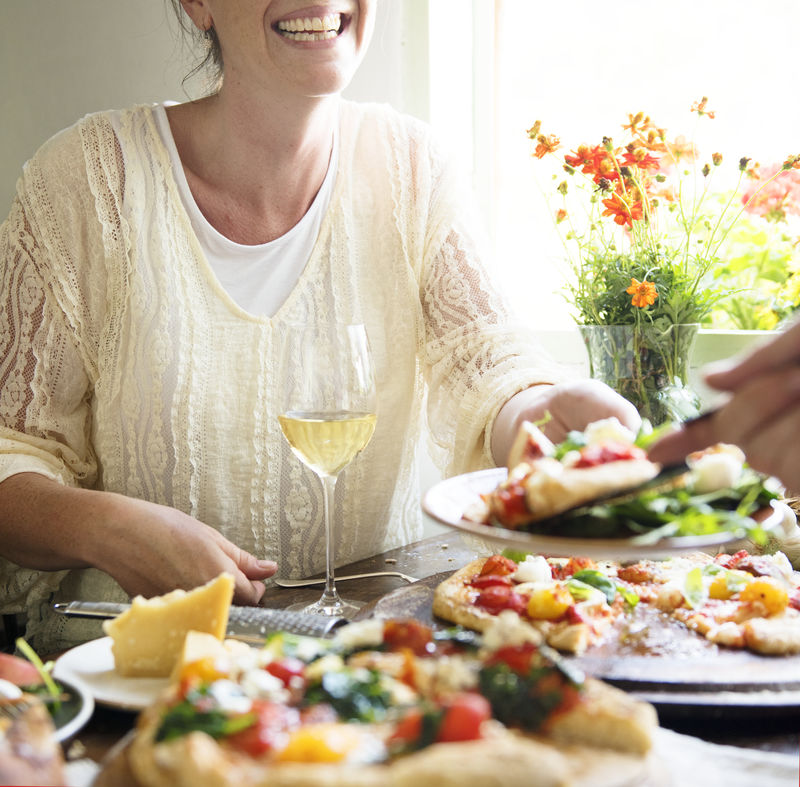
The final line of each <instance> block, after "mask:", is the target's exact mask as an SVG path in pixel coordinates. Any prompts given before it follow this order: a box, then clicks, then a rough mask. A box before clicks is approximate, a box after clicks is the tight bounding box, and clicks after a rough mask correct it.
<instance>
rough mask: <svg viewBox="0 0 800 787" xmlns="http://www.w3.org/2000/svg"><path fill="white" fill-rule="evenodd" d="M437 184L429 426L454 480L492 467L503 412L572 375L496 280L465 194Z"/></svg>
mask: <svg viewBox="0 0 800 787" xmlns="http://www.w3.org/2000/svg"><path fill="white" fill-rule="evenodd" d="M435 182H436V185H435V187H434V191H433V195H434V196H433V201H432V209H431V216H432V218H433V222H432V225H431V227H432V229H431V231H430V232H429V234H428V238H427V243H426V250H425V255H424V256H425V263H424V265H425V267H424V271H423V278H422V282H421V284H422V291H421V299H422V306H423V313H424V315H425V324H426V328H425V331H426V334H425V335H426V343H425V359H426V370H427V381H428V421H429V427H430V431H431V436H432V440H433V445H432V446H431V453H432V456H433V459H434V461H435V462H437V464H439V466H440V467H442V468H443V469H444V472H445V473H446V474H447V475H452V474H456V473H463V472H468V471H471V470H475V469H479V468H481V467H489V466H492V464H493V462H492V457H491V453H490V450H489V442H490V441H489V439H488V438H489V436H490V435H491V426H492V423H493V421H494V418H495V416H496V415H497V413H498V411H499V410H500V408H501V407H502V405H503V404H504V403H505V402H506V401H507V400H508V399H509V398H510V397H511V396H513V395H514V394H515V393H518V392H519V391H521V390H523V389H524V388H527V387H529V386H530V385H533V384H536V383H544V382H557V381H558V380H560V379H562V378H563V377H564V373H563V371H561V370H559V369H558V368H557V366H556V364H555V363H554V362H553V361H552V360H551V359H550V358H549V357H548V356H547V355H546V353H545V352H544V351H543V350H542V349H541V348H540V347H539V346H538V344H537V342H536V341H535V339H534V338H533V336H532V335H531V333H530V331H528V330H527V329H525V328H524V327H523V326H522V325H520V324H519V322H518V321H515V320H514V319H512V317H511V315H510V314H509V311H508V308H507V306H506V302H505V299H504V298H503V297H502V295H501V294H500V293H499V292H498V290H497V289H496V288H495V287H494V285H493V284H492V282H491V281H490V280H489V277H488V275H487V272H486V270H485V268H484V267H483V264H482V260H483V259H486V258H487V256H486V253H485V248H486V246H487V244H486V242H485V239H483V237H482V236H481V234H480V233H479V232H478V231H476V229H475V228H477V227H479V225H480V223H479V221H478V220H477V218H476V211H475V210H474V208H473V207H472V206H471V205H469V204H465V201H464V199H463V198H462V197H460V196H458V195H459V194H463V193H464V191H463V188H462V187H461V186H460V185H458V184H457V181H456V180H455V179H454V178H448V176H447V175H446V173H443V174H442V175H441V176H440V177H439V178H437V179H436V181H435ZM447 455H449V456H450V462H449V463H448V462H447V461H446V459H445V457H446V456H447Z"/></svg>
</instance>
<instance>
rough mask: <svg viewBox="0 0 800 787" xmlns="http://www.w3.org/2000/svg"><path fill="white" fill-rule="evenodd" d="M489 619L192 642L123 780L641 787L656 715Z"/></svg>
mask: <svg viewBox="0 0 800 787" xmlns="http://www.w3.org/2000/svg"><path fill="white" fill-rule="evenodd" d="M494 623H495V625H494V626H489V627H487V630H486V632H485V634H484V635H476V634H473V633H472V632H469V631H466V630H464V629H462V628H460V627H455V628H453V629H448V630H446V631H438V632H434V631H433V630H432V629H430V628H428V627H426V626H423V625H422V624H420V623H418V622H416V621H410V620H402V621H401V620H389V621H384V620H369V621H365V622H363V623H356V624H351V625H349V626H345V627H343V628H342V629H341V630H340V631H339V633H338V634H337V636H336V637H335V638H334V639H333V640H329V641H322V640H316V639H311V638H307V637H297V636H293V635H287V634H279V635H275V636H273V637H271V638H270V639H269V640H268V641H267V643H266V645H265V647H264V648H259V649H255V648H251V647H248V646H246V645H244V644H242V643H239V642H234V641H225V642H224V643H220V642H219V641H217V640H215V639H214V638H213V637H210V636H209V635H197V637H195V636H194V634H193V633H190V634H189V636H188V637H187V649H186V653H187V655H186V657H185V658H184V659H182V661H181V663H180V664H179V665H178V668H177V669H176V672H175V676H174V677H175V680H174V682H173V683H172V685H171V687H170V689H169V690H168V692H167V693H166V694H165V695H164V696H163V697H162V698H161V699H160V700H159V701H158V703H156V704H155V705H153V706H152V707H150V708H149V709H147V710H146V711H145V712H143V713H142V715H141V716H140V718H139V720H138V724H137V732H136V735H135V738H134V740H133V743H132V744H131V747H130V749H129V751H128V762H129V764H130V768H131V771H132V772H133V774H134V775H135V778H136V780H137V782H138V784H139V785H141V787H162V786H163V787H167V785H168V786H169V787H182V786H185V787H196V785H198V784H203V785H211V786H212V787H234V786H235V787H240V785H243V784H247V785H251V786H253V787H255V786H256V785H259V786H260V785H264V787H266V785H269V787H289V786H290V785H291V787H298V786H299V785H309V786H310V785H314V786H315V787H320V786H322V787H325V786H327V785H365V786H366V785H370V786H372V785H374V787H378V786H379V785H380V787H384V786H388V787H426V786H427V785H430V787H434V785H435V786H436V787H439V786H440V785H455V784H459V785H460V784H462V783H463V782H464V780H465V778H469V780H471V781H472V780H477V781H478V782H485V783H491V784H498V785H504V786H505V787H516V786H517V785H519V787H522V785H525V787H531V786H533V787H536V786H537V785H554V786H555V785H586V787H588V786H589V785H592V786H593V787H603V786H604V785H605V786H606V787H611V786H612V785H613V787H622V785H625V784H640V783H642V781H643V776H644V774H645V773H646V772H647V771H648V769H649V767H650V758H649V755H648V752H649V751H650V749H651V746H652V740H653V734H654V731H655V728H656V727H657V719H656V715H655V711H654V709H653V708H652V707H651V706H650V705H648V704H646V703H643V702H640V701H637V700H635V699H633V698H631V697H629V696H628V695H627V694H625V693H624V692H622V691H620V690H618V689H615V688H613V687H611V686H608V685H606V684H604V683H602V682H600V681H596V680H593V679H591V678H588V677H585V676H584V675H582V674H581V673H579V672H576V671H575V670H574V669H572V668H571V667H568V666H566V665H565V664H564V662H563V661H562V660H561V659H560V657H559V656H558V654H556V653H555V652H554V651H552V650H551V649H549V648H548V647H547V646H546V645H544V644H542V643H541V641H540V638H539V637H538V636H537V635H535V634H532V633H531V631H530V629H529V628H527V627H525V626H520V625H519V621H518V619H516V618H514V617H511V616H503V615H501V616H498V617H497V619H496V620H495V621H494ZM198 637H200V639H199V640H198ZM467 775H468V776H467Z"/></svg>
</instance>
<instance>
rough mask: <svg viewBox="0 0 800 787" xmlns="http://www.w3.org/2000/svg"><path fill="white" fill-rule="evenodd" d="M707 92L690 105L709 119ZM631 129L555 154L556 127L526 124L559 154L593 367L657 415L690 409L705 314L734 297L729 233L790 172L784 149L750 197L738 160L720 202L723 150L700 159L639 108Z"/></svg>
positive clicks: (561, 211) (542, 146)
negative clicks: (721, 269)
mask: <svg viewBox="0 0 800 787" xmlns="http://www.w3.org/2000/svg"><path fill="white" fill-rule="evenodd" d="M707 104H708V100H707V99H706V98H703V99H702V100H701V101H699V102H697V103H695V104H694V105H692V108H691V109H692V112H693V113H695V114H696V115H697V118H698V120H700V119H704V120H711V119H713V118H714V112H713V111H711V110H709V109H708V106H707ZM622 128H623V131H624V137H623V138H622V139H621V140H620V141H615V140H613V139H612V138H610V137H604V138H603V139H602V140H601V141H600V142H599V143H598V144H591V145H590V144H581V145H578V146H577V148H575V149H574V150H573V151H572V152H570V153H568V154H566V155H563V156H560V155H558V154H557V153H556V151H558V150H559V148H560V147H561V143H560V140H559V139H558V137H557V136H556V135H554V134H545V133H543V132H542V130H541V122H540V121H537V122H536V123H535V124H534V125H533V127H532V128H530V129H529V130H528V136H529V138H530V139H531V140H533V142H534V143H535V149H534V152H533V155H534V157H535V158H537V159H544V158H545V157H552V158H553V159H555V160H556V162H557V164H558V170H557V171H556V173H555V174H554V175H553V180H554V183H555V184H556V187H555V192H556V194H557V195H558V199H559V205H558V207H557V209H555V210H553V211H552V213H553V216H554V219H555V222H556V225H557V227H558V228H559V229H560V230H561V231H562V232H561V234H562V239H563V241H564V246H565V249H566V251H567V254H568V259H569V263H570V267H571V272H572V277H571V279H570V282H569V285H568V295H569V298H570V300H571V303H572V305H573V307H574V309H575V318H576V321H577V322H578V324H579V326H580V330H581V332H582V334H583V337H584V341H585V343H586V346H587V351H588V353H589V360H590V367H591V373H592V375H593V376H594V377H598V378H600V379H602V380H604V381H605V382H607V383H608V384H610V385H611V386H612V387H614V388H615V389H616V390H618V391H619V392H620V393H621V394H622V395H623V396H625V397H626V398H628V399H629V400H630V401H631V402H633V403H634V404H635V405H636V406H637V407H638V409H639V411H640V412H641V414H642V416H643V417H645V418H647V419H649V420H650V421H651V423H653V424H654V425H658V424H661V423H664V422H666V421H680V420H684V419H685V418H687V417H690V416H692V415H694V414H695V413H696V412H697V410H698V406H699V402H698V399H697V396H696V395H695V394H694V393H693V392H692V390H691V388H690V387H689V385H688V367H689V360H690V355H691V348H692V344H693V341H694V337H695V335H696V333H697V330H698V328H699V325H700V323H701V322H702V321H703V320H705V319H707V317H708V315H709V314H710V313H711V312H712V309H713V308H714V307H715V306H716V305H717V304H718V303H719V302H720V301H721V300H722V299H723V298H724V297H726V296H727V294H728V293H727V291H726V289H725V288H724V286H721V285H720V283H719V282H718V281H716V280H715V276H714V274H715V271H716V269H717V268H718V266H720V264H721V253H722V251H721V250H722V247H723V244H724V242H725V241H726V239H727V237H728V235H729V234H730V232H731V231H732V229H733V228H734V226H735V225H736V223H737V221H738V220H739V219H740V217H741V216H742V214H743V213H744V212H745V210H746V209H747V208H748V206H750V205H752V204H754V203H755V202H757V200H758V199H759V196H760V195H761V194H763V193H764V191H765V190H767V189H768V188H770V186H771V184H773V183H774V182H775V181H776V180H778V179H779V178H781V177H782V176H784V173H787V172H789V171H791V170H793V169H794V170H797V169H800V155H794V156H790V157H788V158H787V159H786V160H785V161H784V162H783V163H782V164H781V166H780V167H778V168H777V169H776V171H775V172H774V173H773V174H772V175H771V176H769V177H767V178H765V179H763V180H762V181H761V182H760V184H759V185H758V187H757V188H755V189H753V190H752V193H750V194H749V196H748V197H747V198H746V199H745V201H744V203H743V202H742V201H741V200H740V199H737V197H739V196H740V194H741V192H742V190H743V188H742V186H743V184H744V183H746V182H749V181H750V178H753V177H756V173H755V172H754V171H753V168H752V167H751V166H750V159H749V158H742V159H740V160H739V162H738V175H737V180H738V182H737V185H736V187H735V188H734V189H732V190H731V191H730V192H729V195H728V197H727V199H725V200H724V201H721V200H720V199H719V195H718V194H717V193H716V192H715V191H714V189H713V186H712V184H713V181H714V177H713V176H714V174H715V172H716V171H717V170H718V169H719V168H720V167H721V165H722V163H723V161H722V156H721V155H720V154H718V153H714V154H713V155H712V156H711V157H710V160H708V161H706V162H701V161H700V159H699V156H698V152H697V149H696V147H695V145H694V143H693V142H689V141H687V139H686V138H685V137H682V136H679V137H677V138H674V139H670V138H668V135H667V131H666V129H664V128H661V127H659V126H657V125H656V124H654V123H653V121H652V120H651V119H650V118H649V117H648V116H646V115H645V114H644V113H642V112H639V113H637V114H635V115H629V116H628V122H627V123H626V124H625V125H623V127H622Z"/></svg>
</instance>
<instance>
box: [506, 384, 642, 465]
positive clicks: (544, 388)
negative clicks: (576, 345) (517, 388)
mask: <svg viewBox="0 0 800 787" xmlns="http://www.w3.org/2000/svg"><path fill="white" fill-rule="evenodd" d="M612 416H614V417H616V418H617V419H619V421H620V422H621V423H622V424H623V425H624V426H627V427H628V428H629V429H630V430H631V431H633V432H637V431H638V430H639V427H640V426H641V423H642V419H641V417H640V416H639V413H638V411H637V410H636V408H635V407H634V406H633V405H632V404H631V403H630V402H629V401H628V400H627V399H625V398H623V397H622V396H620V395H619V394H618V393H616V392H615V391H613V390H612V389H611V388H609V387H608V386H607V385H605V384H604V383H601V382H600V381H599V380H591V379H582V380H574V381H569V382H563V383H559V384H558V385H537V386H533V387H532V388H527V389H526V390H524V391H521V392H520V393H518V394H517V395H516V396H513V397H512V398H511V399H509V400H508V401H507V402H506V403H505V405H503V408H502V409H501V410H500V412H499V413H498V415H497V418H496V419H495V424H494V428H493V430H492V455H493V456H494V458H495V460H496V462H497V464H498V465H505V464H506V460H507V457H508V452H509V451H510V450H511V446H512V444H513V442H514V438H515V437H516V435H517V432H518V431H519V427H520V425H521V424H522V422H523V421H533V422H534V423H537V422H544V423H543V424H542V426H541V429H542V431H543V432H544V433H545V434H546V435H547V437H549V438H550V439H551V440H552V441H553V442H554V443H558V442H561V441H562V440H564V439H565V438H566V436H567V433H568V432H570V431H572V430H583V429H584V428H585V427H586V426H587V425H588V424H590V423H592V421H598V420H600V419H601V418H610V417H612Z"/></svg>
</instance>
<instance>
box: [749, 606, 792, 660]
mask: <svg viewBox="0 0 800 787" xmlns="http://www.w3.org/2000/svg"><path fill="white" fill-rule="evenodd" d="M787 613H795V614H787ZM742 629H743V631H744V639H745V643H746V646H747V647H748V648H749V649H750V650H754V651H755V652H756V653H761V654H763V655H765V656H790V655H792V654H795V653H800V614H797V611H796V610H794V609H788V610H786V613H784V614H783V615H776V616H775V617H772V618H752V619H751V620H747V621H745V622H744V623H743V624H742Z"/></svg>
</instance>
